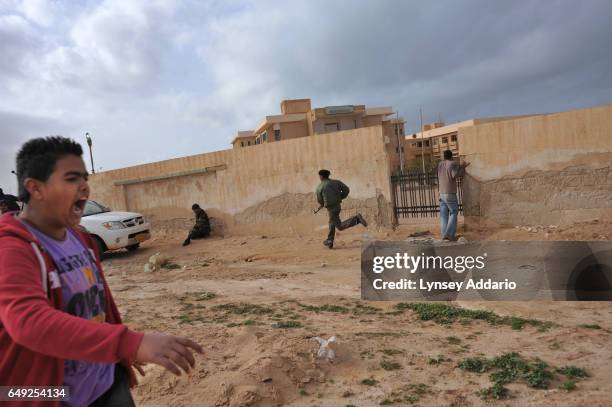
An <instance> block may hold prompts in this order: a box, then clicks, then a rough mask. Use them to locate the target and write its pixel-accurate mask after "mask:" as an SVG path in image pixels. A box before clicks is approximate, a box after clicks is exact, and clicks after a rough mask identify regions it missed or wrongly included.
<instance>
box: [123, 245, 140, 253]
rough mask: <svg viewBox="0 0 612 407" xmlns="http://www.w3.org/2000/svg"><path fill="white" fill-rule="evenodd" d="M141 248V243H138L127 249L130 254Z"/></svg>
mask: <svg viewBox="0 0 612 407" xmlns="http://www.w3.org/2000/svg"><path fill="white" fill-rule="evenodd" d="M139 247H140V243H136V244H131V245H129V246H127V247H126V249H127V250H128V252H133V251H134V250H136V249H138V248H139Z"/></svg>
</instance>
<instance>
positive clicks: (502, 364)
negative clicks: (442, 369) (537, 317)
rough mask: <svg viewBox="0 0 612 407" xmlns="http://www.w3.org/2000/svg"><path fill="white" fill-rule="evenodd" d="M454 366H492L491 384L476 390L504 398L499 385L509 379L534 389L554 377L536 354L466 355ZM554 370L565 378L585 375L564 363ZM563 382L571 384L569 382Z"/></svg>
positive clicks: (473, 368)
mask: <svg viewBox="0 0 612 407" xmlns="http://www.w3.org/2000/svg"><path fill="white" fill-rule="evenodd" d="M458 367H459V368H461V369H463V370H466V371H469V372H475V373H485V372H487V371H489V370H494V371H493V372H492V373H491V374H490V375H489V379H490V380H491V382H492V383H493V387H490V388H488V389H484V390H482V391H481V392H480V395H481V397H483V398H504V397H505V396H506V390H505V388H504V387H503V385H504V384H508V383H513V382H524V383H526V384H527V386H529V387H531V388H534V389H547V388H548V387H549V384H550V381H551V380H552V379H553V378H554V373H553V372H551V371H550V370H549V366H548V364H547V363H546V362H544V361H542V360H540V359H538V358H535V359H532V360H530V361H527V360H525V359H523V358H522V357H521V356H520V355H519V354H518V353H516V352H509V353H505V354H503V355H500V356H497V357H495V358H493V359H485V358H478V357H476V358H467V359H464V360H463V361H461V362H460V363H459V365H458ZM554 372H556V373H560V374H563V375H565V376H566V377H567V379H568V382H571V381H574V380H575V379H580V378H583V377H587V376H588V375H587V373H586V371H585V370H584V369H582V368H579V367H576V366H565V367H562V368H558V369H556V370H555V371H554ZM496 386H497V387H496ZM567 386H569V387H571V386H572V385H571V383H570V384H568V385H567ZM498 396H499V397H498Z"/></svg>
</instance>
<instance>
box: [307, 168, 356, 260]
mask: <svg viewBox="0 0 612 407" xmlns="http://www.w3.org/2000/svg"><path fill="white" fill-rule="evenodd" d="M330 175H331V173H330V172H329V171H328V170H321V171H319V178H320V179H321V183H320V184H319V186H318V187H317V190H316V195H317V201H318V202H319V205H320V206H319V209H321V208H323V207H325V208H326V209H327V213H328V215H329V234H328V235H327V240H325V241H324V242H323V244H324V245H325V246H327V247H328V248H330V249H332V248H333V247H334V238H335V236H336V229H338V230H344V229H348V228H351V227H353V226H355V225H358V224H360V223H361V224H362V225H363V226H364V227H367V226H368V222H366V220H365V219H364V218H363V216H361V214H360V213H358V214H357V215H355V216H353V217H351V218H349V219H347V220H345V221H344V222H342V221H341V220H340V211H341V210H342V208H341V204H342V200H343V199H345V198H346V197H347V196H348V194H349V192H350V190H349V187H348V186H346V185H345V184H344V183H343V182H342V181H340V180H337V179H330V178H329V176H330Z"/></svg>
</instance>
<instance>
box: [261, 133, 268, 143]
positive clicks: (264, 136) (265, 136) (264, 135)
mask: <svg viewBox="0 0 612 407" xmlns="http://www.w3.org/2000/svg"><path fill="white" fill-rule="evenodd" d="M267 141H268V132H267V131H264V132H263V133H261V142H262V143H265V142H267Z"/></svg>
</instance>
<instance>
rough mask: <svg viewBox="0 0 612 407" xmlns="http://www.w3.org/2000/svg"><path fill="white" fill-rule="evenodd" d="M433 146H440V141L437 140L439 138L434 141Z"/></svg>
mask: <svg viewBox="0 0 612 407" xmlns="http://www.w3.org/2000/svg"><path fill="white" fill-rule="evenodd" d="M433 145H434V146H437V145H438V139H437V138H435V139H433Z"/></svg>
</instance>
